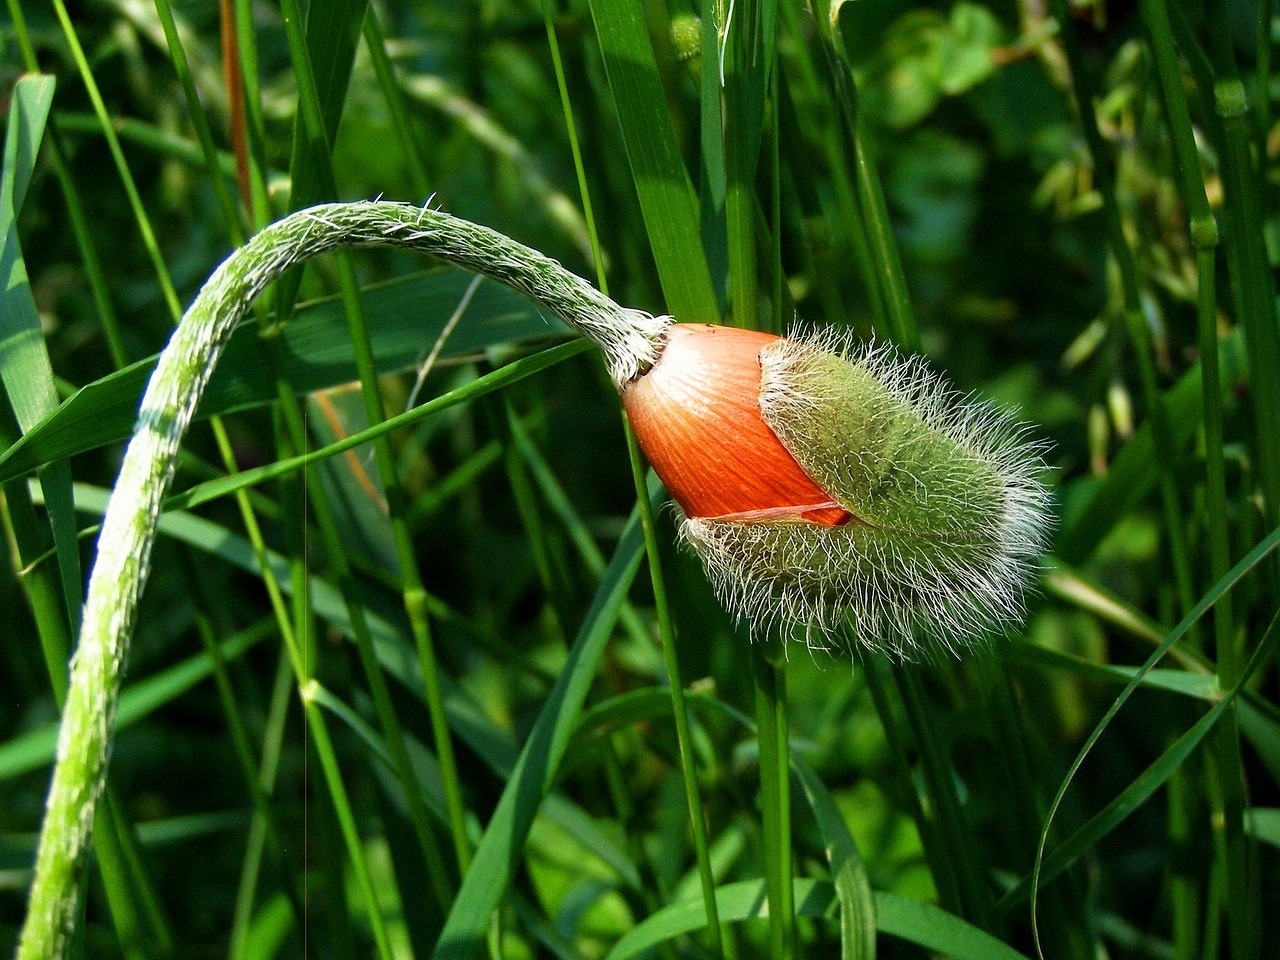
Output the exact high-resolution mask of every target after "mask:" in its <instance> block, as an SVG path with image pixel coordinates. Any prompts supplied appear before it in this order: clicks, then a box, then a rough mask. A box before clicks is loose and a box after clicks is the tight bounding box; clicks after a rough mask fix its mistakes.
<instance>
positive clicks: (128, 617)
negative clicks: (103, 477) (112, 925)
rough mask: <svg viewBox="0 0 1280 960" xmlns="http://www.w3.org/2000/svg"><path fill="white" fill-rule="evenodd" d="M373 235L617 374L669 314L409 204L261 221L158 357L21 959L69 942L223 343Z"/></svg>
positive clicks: (75, 692) (646, 359) (91, 614)
mask: <svg viewBox="0 0 1280 960" xmlns="http://www.w3.org/2000/svg"><path fill="white" fill-rule="evenodd" d="M366 246H397V247H402V248H407V249H416V250H419V251H422V252H426V253H429V254H431V255H433V256H435V257H437V258H439V259H443V260H446V261H449V262H452V263H455V264H457V265H459V266H462V267H465V268H468V269H472V270H474V271H475V272H479V273H483V274H485V275H487V276H490V277H492V278H494V279H496V280H498V281H499V282H503V283H506V284H508V285H509V286H511V287H512V288H513V289H515V290H517V291H518V292H521V293H524V294H525V295H527V296H529V297H531V298H532V299H534V300H537V301H539V302H541V303H542V304H543V305H544V306H546V307H547V308H548V309H549V310H551V312H553V313H555V314H556V315H558V316H559V317H560V318H561V319H562V320H564V321H565V322H566V323H568V324H569V325H570V326H573V327H575V328H576V329H578V330H579V331H580V332H581V333H583V335H584V336H586V337H588V339H591V340H592V341H594V342H596V343H597V344H598V345H599V346H600V347H601V348H602V349H603V350H604V352H605V356H606V361H607V363H608V366H609V368H610V371H611V373H612V374H613V375H614V378H615V381H617V382H623V381H625V379H628V378H629V377H631V376H633V375H634V374H635V373H637V372H638V371H639V370H640V368H642V367H644V366H646V365H647V364H651V363H652V362H653V356H654V352H655V351H656V344H657V341H658V339H659V337H660V336H661V331H662V330H664V329H665V326H666V323H667V321H666V320H664V319H663V318H653V317H650V316H649V315H648V314H642V313H640V312H638V311H634V310H626V309H624V308H622V307H619V306H618V305H617V304H615V303H614V302H613V301H612V300H609V299H608V298H607V297H604V296H603V295H602V294H600V293H599V292H598V291H597V290H595V289H594V288H593V287H591V286H590V285H589V284H587V283H586V282H585V281H583V280H581V279H580V278H578V277H576V276H574V275H573V274H571V273H569V272H568V271H566V270H565V269H564V268H563V267H561V266H560V265H559V264H557V263H555V261H552V260H550V259H548V258H547V257H544V256H542V255H541V254H539V253H537V252H535V251H533V250H530V249H529V248H527V247H524V246H522V245H520V244H517V243H515V242H514V241H511V240H509V239H507V238H506V237H503V236H502V235H501V234H497V233H494V232H493V231H491V230H487V229H485V228H483V227H479V226H477V225H475V224H470V223H467V222H466V221H463V220H458V219H456V218H453V217H449V216H448V215H446V214H441V213H436V212H433V211H431V210H427V209H421V208H418V207H414V206H410V205H406V204H393V203H350V204H327V205H321V206H319V207H315V208H312V209H310V210H305V211H300V212H299V213H296V214H293V215H291V216H289V217H286V218H285V219H283V220H281V221H279V222H278V223H276V224H275V225H273V226H271V227H269V228H267V229H266V230H264V231H263V232H261V233H259V234H258V235H257V236H255V237H254V238H253V239H252V240H250V241H249V243H248V244H246V245H245V246H244V247H242V248H241V249H240V250H239V251H237V252H236V253H235V254H233V255H232V256H231V257H230V258H229V259H228V260H227V261H226V262H225V263H224V264H223V265H222V266H221V267H219V269H218V270H217V271H215V273H214V275H213V276H212V277H211V278H210V280H209V282H208V283H207V284H206V285H205V287H204V289H203V290H202V291H201V293H200V295H199V296H198V297H197V298H196V300H195V302H194V303H193V304H192V307H191V309H190V310H189V311H188V313H187V314H186V316H185V317H184V319H183V322H182V323H181V324H179V326H178V329H177V331H175V333H174V336H173V339H172V340H171V342H170V344H169V346H168V347H166V349H165V351H164V352H163V353H162V355H161V359H160V362H159V363H158V365H157V367H156V370H155V372H154V373H153V375H152V379H151V382H150V385H149V386H148V389H147V393H146V394H145V396H144V397H143V401H142V406H141V410H140V413H139V421H138V427H137V429H136V431H135V435H134V438H133V440H132V441H131V442H130V444H129V447H128V449H127V451H126V454H125V459H124V464H123V465H122V467H121V475H120V479H119V480H118V482H117V485H116V489H115V492H114V494H113V496H112V502H111V505H110V506H109V507H108V511H107V516H106V518H105V519H104V521H103V525H102V532H101V534H100V536H99V540H98V544H99V547H98V558H97V561H96V563H95V565H94V572H93V574H92V576H91V579H90V585H89V594H88V601H87V603H86V607H85V619H84V627H83V628H82V630H81V635H80V643H79V647H78V653H77V657H76V661H75V666H74V669H73V671H72V676H71V683H70V686H69V689H68V696H67V706H66V709H65V710H64V713H63V720H62V724H61V726H60V729H59V757H60V760H59V762H58V763H57V764H56V765H55V767H54V775H53V783H52V785H51V787H50V793H49V800H48V808H47V812H46V816H45V824H44V827H43V829H42V832H41V838H40V844H39V848H38V851H37V863H36V876H35V880H34V882H33V884H32V889H31V900H30V906H29V909H28V914H27V919H26V922H25V925H24V927H23V931H22V934H21V939H20V942H19V952H18V956H19V960H37V958H38V960H61V958H63V957H65V956H66V951H67V949H68V947H69V945H70V941H71V936H72V933H73V931H74V929H75V925H76V917H77V914H78V907H77V904H78V901H79V881H80V877H81V874H82V871H83V867H84V860H85V850H86V843H87V840H88V837H89V833H90V830H89V826H90V823H91V820H90V819H89V818H88V817H87V816H86V813H91V812H92V810H93V808H94V806H95V804H96V801H97V799H98V797H99V795H100V793H101V790H102V782H103V776H104V772H105V769H106V760H107V756H108V751H109V746H110V733H111V729H112V726H113V721H114V717H115V708H116V703H117V701H118V697H119V689H120V681H121V676H122V670H123V664H124V660H125V658H126V655H127V652H128V644H129V638H130V634H131V632H132V626H133V620H134V617H135V615H136V612H137V601H138V598H139V596H140V594H141V590H142V586H143V584H144V582H145V579H146V574H147V572H148V563H149V560H150V550H151V545H152V543H153V542H154V538H155V532H156V523H157V519H158V513H159V509H160V504H161V501H162V499H163V496H164V492H165V490H166V489H167V487H168V485H169V483H170V481H171V480H172V476H173V471H174V467H175V465H176V457H177V450H178V446H179V444H180V443H181V440H182V437H183V436H184V434H185V432H186V428H187V426H188V425H189V424H190V421H191V417H192V416H193V414H194V412H195V406H196V404H197V403H198V401H199V398H200V395H201V392H202V391H203V388H204V386H205V384H206V383H207V382H208V378H209V376H210V374H211V372H212V368H213V366H214V364H215V363H216V361H217V358H218V356H219V354H220V353H221V350H222V347H223V346H224V345H225V343H226V340H227V338H228V336H229V335H230V332H231V330H232V329H233V328H234V326H235V324H236V323H237V322H238V321H239V320H240V319H241V317H242V316H243V315H244V313H245V312H246V311H247V310H248V309H249V308H250V307H251V305H252V303H253V301H254V299H255V298H256V297H257V296H258V294H260V293H261V292H262V290H263V289H264V288H265V287H266V286H267V285H268V284H269V283H271V282H272V281H273V280H274V279H275V278H276V277H278V276H279V275H280V274H281V273H282V272H283V271H285V270H287V269H289V268H290V267H292V266H294V265H295V264H297V263H299V262H301V261H303V260H306V259H309V258H311V257H315V256H318V255H319V254H321V253H325V252H329V251H333V250H335V249H351V248H356V247H366ZM299 639H303V638H301V637H300V638H299ZM305 645H306V644H305V642H304V643H303V646H304V647H305ZM300 655H301V653H300V652H295V657H298V656H300ZM295 667H296V669H297V670H298V671H299V673H300V675H302V676H305V663H304V662H298V661H297V660H295ZM317 714H318V711H317V710H315V709H309V710H308V717H309V719H310V720H311V721H312V722H320V723H323V717H322V716H320V717H319V720H317V716H316V715H317ZM321 735H323V734H321ZM322 755H323V754H322Z"/></svg>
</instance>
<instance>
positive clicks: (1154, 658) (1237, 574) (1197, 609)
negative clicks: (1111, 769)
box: [1031, 529, 1280, 928]
mask: <svg viewBox="0 0 1280 960" xmlns="http://www.w3.org/2000/svg"><path fill="white" fill-rule="evenodd" d="M1277 546H1280V529H1276V530H1273V531H1272V532H1271V533H1270V534H1269V535H1268V536H1267V537H1265V538H1264V539H1263V540H1261V541H1260V542H1259V543H1258V544H1257V546H1255V547H1254V548H1253V549H1252V550H1251V551H1249V553H1248V555H1247V556H1245V557H1244V558H1243V559H1242V560H1241V561H1240V562H1239V563H1237V564H1236V565H1235V566H1234V567H1232V568H1231V570H1230V571H1229V572H1228V573H1227V574H1226V575H1225V576H1224V577H1223V578H1222V579H1221V580H1219V581H1218V582H1217V583H1216V584H1215V585H1214V586H1213V588H1212V589H1211V590H1209V592H1208V593H1206V594H1205V595H1204V596H1203V597H1202V598H1201V600H1200V602H1199V603H1197V604H1196V605H1195V606H1194V607H1193V608H1192V609H1191V610H1190V611H1189V612H1188V613H1187V615H1186V617H1184V618H1183V619H1182V621H1181V622H1180V623H1179V624H1178V625H1177V626H1176V627H1174V629H1173V630H1172V631H1171V632H1170V634H1169V635H1168V636H1167V637H1166V638H1165V639H1164V641H1163V642H1162V643H1161V644H1160V646H1158V647H1157V648H1156V649H1155V651H1154V652H1153V653H1152V654H1151V656H1150V657H1148V658H1147V660H1146V661H1145V662H1144V663H1143V665H1142V667H1141V668H1140V669H1139V670H1138V672H1137V673H1135V674H1134V676H1133V678H1132V679H1131V680H1130V681H1129V682H1128V683H1127V684H1125V687H1124V690H1122V691H1121V692H1120V694H1119V695H1118V696H1117V697H1116V698H1115V700H1113V701H1112V703H1111V705H1110V706H1109V707H1108V708H1107V711H1106V713H1105V714H1103V716H1102V719H1101V720H1099V721H1098V723H1097V725H1096V726H1095V727H1094V729H1093V731H1092V732H1091V733H1090V735H1089V737H1088V739H1087V740H1086V741H1085V743H1084V745H1083V746H1082V747H1081V748H1080V752H1079V754H1078V755H1077V756H1076V758H1075V760H1074V761H1073V762H1072V764H1071V767H1070V768H1069V769H1068V771H1067V773H1066V775H1065V776H1064V777H1063V778H1062V782H1061V784H1060V785H1059V787H1058V790H1057V793H1056V794H1055V796H1054V798H1053V802H1052V803H1051V804H1050V805H1049V811H1048V815H1047V816H1046V818H1045V823H1044V828H1043V829H1042V831H1041V833H1040V845H1039V850H1038V851H1037V854H1036V864H1035V868H1034V869H1033V871H1032V877H1031V903H1032V924H1033V928H1034V925H1035V919H1036V910H1035V907H1036V900H1037V898H1038V895H1039V888H1040V880H1039V877H1040V871H1041V868H1042V866H1043V856H1044V850H1045V847H1046V845H1047V843H1048V837H1049V833H1050V830H1051V829H1052V827H1053V821H1054V818H1055V816H1056V814H1057V812H1058V809H1059V807H1060V806H1061V804H1062V799H1063V797H1064V796H1065V795H1066V792H1067V790H1068V788H1069V787H1070V786H1071V783H1072V782H1073V780H1074V779H1075V776H1076V773H1077V772H1078V771H1079V769H1080V766H1081V765H1082V764H1083V763H1084V760H1085V758H1086V757H1087V756H1088V755H1089V754H1090V753H1091V752H1092V751H1093V748H1094V746H1095V745H1096V744H1097V742H1098V740H1099V739H1100V738H1101V737H1102V734H1103V733H1104V732H1105V731H1106V729H1107V727H1108V726H1110V724H1111V721H1112V719H1114V717H1115V715H1116V714H1117V713H1119V712H1120V708H1121V707H1123V706H1124V704H1125V703H1126V702H1127V701H1128V699H1129V697H1130V696H1131V695H1132V694H1133V692H1134V691H1135V690H1136V689H1137V688H1138V686H1139V684H1141V682H1142V680H1143V677H1144V676H1145V675H1146V674H1147V673H1148V672H1149V671H1150V670H1151V669H1152V668H1154V667H1155V665H1156V664H1157V663H1159V661H1160V659H1161V658H1162V657H1163V656H1164V655H1165V653H1166V652H1167V651H1168V650H1169V648H1170V647H1172V646H1173V645H1174V644H1175V643H1177V642H1178V641H1179V640H1180V639H1181V638H1182V637H1183V636H1184V635H1186V634H1187V633H1188V632H1189V631H1190V630H1191V629H1192V628H1193V627H1194V626H1195V625H1196V623H1197V622H1199V620H1200V618H1201V617H1203V616H1204V614H1205V613H1206V612H1208V611H1209V610H1210V609H1212V608H1213V606H1214V605H1215V604H1216V603H1217V602H1218V599H1219V598H1220V597H1221V596H1222V595H1223V594H1224V593H1226V592H1227V591H1228V590H1230V589H1232V588H1233V587H1234V586H1235V585H1236V584H1237V583H1239V582H1240V580H1241V579H1243V578H1244V576H1245V575H1246V574H1247V573H1249V571H1251V570H1252V569H1253V568H1254V567H1256V566H1257V565H1258V564H1259V563H1261V562H1262V561H1263V560H1264V559H1265V558H1266V557H1268V556H1269V555H1270V554H1271V553H1272V552H1273V551H1274V550H1275V549H1276V547H1277ZM1274 630H1275V624H1274V623H1273V625H1272V627H1271V628H1269V629H1268V634H1269V635H1270V634H1271V633H1273V632H1274ZM1260 650H1261V648H1259V649H1258V650H1255V655H1254V657H1253V659H1252V660H1251V661H1250V665H1251V666H1256V665H1257V663H1258V662H1260V659H1261V658H1260V657H1259V656H1258V653H1259V652H1260ZM1236 689H1238V685H1237V687H1236V688H1232V690H1231V691H1223V695H1224V698H1225V699H1224V700H1223V702H1222V705H1225V703H1226V702H1227V700H1234V697H1235V690H1236ZM1216 709H1218V708H1215V710H1216Z"/></svg>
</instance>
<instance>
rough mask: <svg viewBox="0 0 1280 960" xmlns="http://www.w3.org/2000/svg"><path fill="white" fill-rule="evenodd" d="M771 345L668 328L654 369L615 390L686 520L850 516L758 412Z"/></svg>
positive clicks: (755, 338)
mask: <svg viewBox="0 0 1280 960" xmlns="http://www.w3.org/2000/svg"><path fill="white" fill-rule="evenodd" d="M778 339H779V338H778V337H775V336H773V335H772V334H768V333H760V332H758V331H755V330H738V329H735V328H733V327H722V326H715V325H713V324H706V323H678V324H675V325H674V326H672V327H670V328H669V329H668V331H667V334H666V343H665V345H664V346H663V349H662V353H661V355H660V356H659V357H658V361H657V363H655V364H654V365H653V367H652V368H651V369H650V370H649V371H648V372H647V373H645V374H644V375H643V376H640V377H637V378H636V379H635V380H633V381H631V382H630V383H628V384H627V385H626V386H625V387H624V388H623V391H622V402H623V405H624V406H625V407H626V410H627V416H628V417H629V418H630V420H631V425H632V427H633V428H634V429H635V432H636V437H637V439H638V440H639V441H640V448H641V449H642V450H643V451H644V455H645V456H646V457H647V458H648V460H649V462H650V463H651V464H652V465H653V469H654V470H655V471H657V474H658V476H659V477H661V478H662V482H663V483H665V484H666V486H667V489H668V490H669V491H670V492H671V495H672V497H674V498H675V501H676V502H677V503H678V504H680V506H681V508H682V509H683V510H684V512H685V514H686V515H688V516H690V517H696V518H703V519H712V518H717V519H723V520H743V521H752V520H755V521H759V520H778V519H799V520H807V521H810V522H813V523H818V524H823V525H828V526H835V525H839V524H842V523H847V522H848V521H849V520H850V519H851V516H850V514H849V513H848V512H847V511H846V510H845V509H844V508H843V507H841V506H840V505H839V504H838V503H836V502H835V501H834V500H833V499H832V498H831V497H830V496H829V495H828V494H827V493H826V491H824V490H823V489H822V488H821V487H819V486H818V485H817V484H816V483H815V482H814V481H813V479H812V478H811V477H810V476H809V475H808V474H807V473H805V471H804V470H803V469H802V468H801V467H800V464H799V463H797V462H796V459H795V457H793V456H792V455H791V454H790V453H789V452H788V451H787V448H786V447H784V446H783V445H782V442H781V441H780V440H779V439H778V436H777V434H775V433H774V432H773V430H772V429H770V428H769V425H768V424H766V423H765V422H764V419H763V418H762V416H761V413H760V351H761V350H762V349H764V347H766V346H768V345H769V344H770V343H773V342H775V341H777V340H778Z"/></svg>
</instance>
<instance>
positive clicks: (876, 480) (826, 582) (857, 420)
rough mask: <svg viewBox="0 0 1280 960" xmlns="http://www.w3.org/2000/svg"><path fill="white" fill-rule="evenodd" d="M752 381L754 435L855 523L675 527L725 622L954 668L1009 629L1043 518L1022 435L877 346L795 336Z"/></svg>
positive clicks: (1039, 487) (916, 364) (709, 522)
mask: <svg viewBox="0 0 1280 960" xmlns="http://www.w3.org/2000/svg"><path fill="white" fill-rule="evenodd" d="M761 366H762V377H761V398H760V406H761V411H762V413H763V415H764V418H765V420H766V422H767V423H768V424H769V425H770V426H771V427H772V428H773V430H774V432H775V433H776V434H777V435H778V437H779V439H780V440H781V441H782V443H783V444H784V446H786V447H787V449H788V450H789V451H790V452H791V453H792V455H793V456H795V458H796V460H797V461H798V462H799V463H800V464H801V466H802V467H803V468H804V469H805V470H806V472H808V473H809V475H810V476H811V477H812V478H813V479H814V480H815V481H816V482H817V483H818V485H819V486H821V487H822V488H823V489H824V490H825V491H826V492H827V493H828V494H830V495H831V497H832V498H833V499H834V500H836V501H837V502H838V503H840V504H841V505H842V506H843V507H845V509H846V510H848V511H849V512H850V513H851V514H852V515H853V517H854V519H853V520H852V521H851V522H849V523H847V524H844V525H841V526H820V525H818V524H814V523H809V522H806V521H802V520H791V521H786V522H782V521H773V522H757V523H743V522H737V521H732V520H719V519H696V518H695V519H686V520H685V521H684V523H683V524H682V526H681V536H682V538H683V540H684V541H685V542H686V543H687V544H689V545H690V546H691V547H692V548H693V549H694V550H695V551H696V552H697V553H698V555H699V556H700V557H701V559H702V561H703V564H704V566H705V567H706V570H707V573H708V576H709V577H710V579H711V582H712V584H713V585H714V587H715V590H716V593H717V595H718V597H719V598H720V600H721V602H722V603H724V605H725V606H726V607H727V608H728V609H729V611H730V612H731V613H733V614H734V615H736V616H737V617H738V618H739V619H741V620H742V621H744V622H745V623H746V624H748V625H749V627H750V629H751V630H752V631H753V632H754V633H760V632H763V631H768V630H775V629H782V630H784V631H786V632H787V633H790V634H797V635H799V636H801V637H802V638H803V639H804V640H805V642H806V643H807V644H808V645H809V646H810V647H811V648H813V649H830V648H831V647H832V646H835V645H840V644H841V643H842V642H847V644H848V645H850V646H852V647H853V648H854V649H855V650H861V651H863V652H875V653H881V654H885V655H887V656H889V657H891V658H893V659H895V660H921V659H926V660H927V659H931V658H934V657H936V656H937V655H938V654H946V655H951V656H958V655H959V654H961V653H962V652H963V651H965V650H966V649H969V648H971V647H973V646H975V645H977V644H979V643H981V642H982V641H983V640H984V639H986V638H989V637H991V636H994V635H997V634H999V633H1001V632H1005V631H1007V630H1008V629H1010V628H1011V627H1013V626H1015V625H1016V624H1018V623H1019V622H1020V621H1021V619H1022V617H1023V610H1024V603H1025V596H1026V593H1027V590H1028V588H1029V586H1030V584H1031V582H1032V579H1033V576H1034V573H1035V569H1036V561H1037V558H1038V557H1039V556H1040V554H1041V553H1042V552H1043V551H1044V550H1045V548H1046V543H1047V539H1048V529H1049V519H1048V514H1049V506H1050V496H1049V492H1048V490H1047V489H1046V487H1045V485H1044V483H1043V481H1042V479H1041V478H1042V475H1043V474H1044V472H1045V469H1046V468H1045V465H1044V462H1043V460H1042V457H1041V454H1042V452H1043V446H1042V445H1041V444H1039V443H1036V442H1034V441H1032V440H1030V439H1029V438H1028V436H1027V428H1026V427H1025V426H1024V425H1021V424H1019V423H1018V422H1017V421H1016V420H1014V419H1013V418H1012V417H1011V416H1009V415H1008V414H1007V413H1005V412H1003V411H1001V410H1000V409H999V408H997V407H996V406H994V405H993V404H991V403H988V402H984V401H978V400H975V399H974V398H972V397H964V396H961V395H959V394H957V393H956V392H955V391H954V390H952V389H951V388H950V387H948V386H947V385H946V384H945V383H944V382H943V381H942V379H941V378H940V377H939V376H938V375H937V374H936V373H934V372H933V371H931V370H930V369H929V368H928V367H927V366H926V365H925V363H924V361H923V360H921V359H919V358H915V357H904V356H902V355H901V354H900V353H898V352H897V351H896V350H895V349H894V348H893V347H891V346H888V345H885V344H876V343H871V344H854V343H852V342H851V341H850V340H848V339H846V338H843V337H837V336H832V335H822V334H820V335H817V336H809V337H805V336H803V335H800V336H795V337H793V338H792V339H789V340H782V341H779V342H778V343H776V344H774V345H771V346H770V347H767V348H766V349H765V350H764V351H763V352H762V355H761ZM846 623H847V624H848V625H849V627H850V629H848V630H844V629H842V628H843V626H844V625H845V624H846ZM843 637H847V638H848V639H847V641H842V640H841V638H843Z"/></svg>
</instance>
